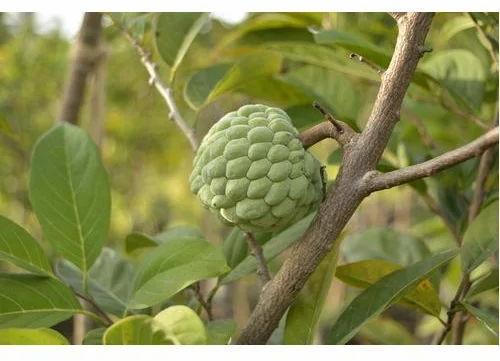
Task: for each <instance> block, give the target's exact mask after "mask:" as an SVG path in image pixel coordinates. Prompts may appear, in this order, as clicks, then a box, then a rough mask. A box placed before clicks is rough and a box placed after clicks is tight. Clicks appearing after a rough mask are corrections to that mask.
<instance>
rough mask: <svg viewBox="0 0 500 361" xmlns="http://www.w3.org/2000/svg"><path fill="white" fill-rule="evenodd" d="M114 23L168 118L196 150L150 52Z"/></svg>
mask: <svg viewBox="0 0 500 361" xmlns="http://www.w3.org/2000/svg"><path fill="white" fill-rule="evenodd" d="M116 25H117V26H118V27H119V28H120V29H121V31H122V32H123V34H125V36H126V38H127V39H128V40H129V41H130V43H131V44H132V46H133V47H134V48H135V49H136V51H137V53H138V54H139V56H140V57H141V62H142V64H143V65H144V67H145V68H146V70H147V71H148V74H149V77H150V78H149V83H150V84H151V85H154V86H155V88H156V90H157V91H158V93H160V95H161V97H162V98H163V100H164V101H165V103H166V104H167V107H168V109H169V110H170V114H169V116H170V118H171V119H172V120H173V121H174V123H175V124H176V125H177V127H179V129H180V130H181V131H182V133H183V134H184V135H185V136H186V138H187V140H188V141H189V144H190V145H191V148H192V149H193V150H194V151H196V149H197V148H198V140H197V139H196V135H195V133H194V130H193V128H191V127H190V126H189V125H188V124H187V123H186V121H185V120H184V118H183V117H182V115H181V113H180V112H179V109H178V108H177V104H176V102H175V99H174V95H173V94H172V89H171V88H169V87H168V86H167V85H166V84H165V83H163V81H162V79H161V77H160V74H159V73H158V70H157V65H156V64H155V63H154V62H153V60H152V59H151V54H150V53H148V52H147V51H146V50H145V49H144V48H143V47H142V45H141V44H140V43H139V42H138V41H137V39H135V38H134V37H133V36H132V35H131V34H130V33H129V32H128V31H127V30H126V29H125V28H124V27H123V26H121V24H119V23H117V22H116Z"/></svg>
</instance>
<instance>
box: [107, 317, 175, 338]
mask: <svg viewBox="0 0 500 361" xmlns="http://www.w3.org/2000/svg"><path fill="white" fill-rule="evenodd" d="M102 339H103V344H104V345H168V344H171V342H169V341H167V340H166V339H165V334H164V333H163V332H162V331H161V330H159V329H158V328H157V327H155V325H154V320H153V318H151V317H150V316H147V315H136V316H129V317H126V318H123V319H121V320H119V321H118V322H115V323H114V324H113V325H111V326H110V327H109V328H108V329H107V330H106V332H104V335H103V338H102Z"/></svg>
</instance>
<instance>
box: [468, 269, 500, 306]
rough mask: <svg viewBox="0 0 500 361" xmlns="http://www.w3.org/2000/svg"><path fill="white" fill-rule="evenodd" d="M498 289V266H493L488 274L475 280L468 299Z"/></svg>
mask: <svg viewBox="0 0 500 361" xmlns="http://www.w3.org/2000/svg"><path fill="white" fill-rule="evenodd" d="M497 289H498V267H495V268H493V269H492V270H491V271H490V272H489V273H488V274H487V275H485V276H484V277H481V278H480V279H478V280H477V281H475V282H474V283H473V284H472V286H471V288H470V290H469V292H467V299H469V298H471V297H474V296H476V295H478V294H480V293H483V292H486V291H490V290H497Z"/></svg>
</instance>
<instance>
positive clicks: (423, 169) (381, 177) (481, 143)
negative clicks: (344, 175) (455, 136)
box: [364, 127, 498, 193]
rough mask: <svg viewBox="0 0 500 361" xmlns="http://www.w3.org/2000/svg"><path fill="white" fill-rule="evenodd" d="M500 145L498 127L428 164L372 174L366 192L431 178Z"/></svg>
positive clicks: (368, 175) (367, 181) (368, 177)
mask: <svg viewBox="0 0 500 361" xmlns="http://www.w3.org/2000/svg"><path fill="white" fill-rule="evenodd" d="M497 143H498V127H496V128H494V129H492V130H490V131H489V132H487V133H486V134H484V135H482V136H481V137H479V138H477V139H476V140H474V141H473V142H470V143H469V144H466V145H464V146H462V147H460V148H457V149H454V150H452V151H449V152H447V153H444V154H442V155H440V156H438V157H436V158H433V159H431V160H428V161H426V162H423V163H420V164H416V165H412V166H409V167H406V168H402V169H398V170H395V171H392V172H388V173H378V172H377V173H371V174H367V177H365V180H366V183H365V185H364V187H366V188H365V189H366V191H367V192H369V193H371V192H375V191H379V190H382V189H388V188H392V187H395V186H398V185H400V184H404V183H408V182H411V181H414V180H416V179H420V178H424V177H429V176H431V175H434V174H436V173H438V172H440V171H442V170H444V169H446V168H450V167H452V166H454V165H456V164H458V163H461V162H463V161H466V160H468V159H470V158H473V157H475V156H477V155H479V154H481V153H482V152H484V150H485V149H487V148H489V147H492V146H494V145H495V144H497Z"/></svg>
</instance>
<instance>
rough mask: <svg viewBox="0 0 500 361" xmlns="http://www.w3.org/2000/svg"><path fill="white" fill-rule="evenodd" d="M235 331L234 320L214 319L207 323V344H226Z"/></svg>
mask: <svg viewBox="0 0 500 361" xmlns="http://www.w3.org/2000/svg"><path fill="white" fill-rule="evenodd" d="M235 331H236V322H234V320H231V319H227V320H214V321H210V322H209V323H208V324H207V337H208V341H207V343H208V344H209V345H228V344H229V343H230V342H231V337H232V336H233V334H234V332H235Z"/></svg>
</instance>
